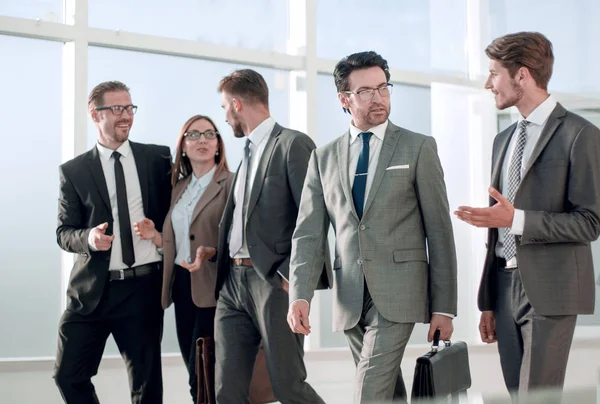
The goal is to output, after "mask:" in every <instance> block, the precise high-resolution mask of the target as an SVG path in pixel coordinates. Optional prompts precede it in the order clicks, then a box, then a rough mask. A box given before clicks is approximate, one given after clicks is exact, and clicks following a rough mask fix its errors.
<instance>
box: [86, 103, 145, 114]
mask: <svg viewBox="0 0 600 404" xmlns="http://www.w3.org/2000/svg"><path fill="white" fill-rule="evenodd" d="M94 109H95V110H96V111H104V110H106V109H110V110H111V111H112V113H113V114H115V115H123V111H127V113H128V114H129V115H133V114H135V113H136V111H137V105H109V106H106V107H96V108H94Z"/></svg>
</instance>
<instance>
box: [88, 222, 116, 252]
mask: <svg viewBox="0 0 600 404" xmlns="http://www.w3.org/2000/svg"><path fill="white" fill-rule="evenodd" d="M107 228H108V223H106V222H104V223H102V224H99V225H98V226H96V227H94V228H93V229H92V231H91V232H90V236H89V237H88V240H89V241H90V244H91V245H92V247H93V249H95V250H96V251H108V250H110V246H111V244H112V241H113V240H114V239H115V235H114V234H113V235H111V236H107V235H106V234H105V233H106V229H107Z"/></svg>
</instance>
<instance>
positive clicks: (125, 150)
mask: <svg viewBox="0 0 600 404" xmlns="http://www.w3.org/2000/svg"><path fill="white" fill-rule="evenodd" d="M96 148H97V149H98V154H100V158H101V159H102V160H104V161H108V160H109V159H110V158H111V157H112V154H113V151H118V152H119V153H121V158H127V156H129V154H130V153H131V145H130V144H129V140H126V141H125V143H123V144H122V145H121V146H119V147H118V148H117V150H111V149H109V148H108V147H105V146H102V145H101V144H100V143H96Z"/></svg>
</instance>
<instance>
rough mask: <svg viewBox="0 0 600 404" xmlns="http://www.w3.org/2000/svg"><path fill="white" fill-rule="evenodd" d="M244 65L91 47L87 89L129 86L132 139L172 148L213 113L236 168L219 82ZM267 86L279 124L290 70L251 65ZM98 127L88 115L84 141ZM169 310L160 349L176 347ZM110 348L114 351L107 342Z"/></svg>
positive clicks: (236, 146) (285, 118)
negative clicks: (187, 128) (195, 120)
mask: <svg viewBox="0 0 600 404" xmlns="http://www.w3.org/2000/svg"><path fill="white" fill-rule="evenodd" d="M245 67H247V66H241V65H234V64H228V63H221V62H212V61H205V60H196V59H187V58H181V57H172V56H163V55H155V54H148V53H139V52H130V51H123V50H114V49H108V48H98V47H91V48H90V50H89V74H88V81H89V89H90V90H91V89H92V88H93V87H94V86H95V85H96V84H98V83H100V82H102V81H107V80H119V81H122V82H124V83H125V84H127V86H129V88H130V89H131V97H132V101H133V103H134V104H136V105H138V111H137V113H136V115H135V118H134V124H133V127H132V130H131V133H130V139H131V140H132V141H137V142H142V143H155V144H163V145H167V146H169V147H171V151H172V153H174V152H175V145H176V142H177V137H178V136H179V132H180V130H181V127H182V126H183V124H184V123H185V121H187V119H188V118H190V117H191V116H193V115H196V114H202V115H208V116H209V117H211V118H212V119H213V120H214V121H215V123H216V125H217V127H218V129H219V131H220V132H221V134H222V135H223V140H224V141H225V149H226V152H227V161H228V162H229V167H230V169H231V170H232V171H235V170H236V168H237V166H238V164H239V162H240V161H241V159H242V153H243V148H244V141H243V140H242V139H237V138H235V137H234V136H233V133H232V131H231V127H230V126H229V125H228V124H227V123H226V122H225V113H224V112H223V109H222V108H221V95H220V94H219V93H217V85H218V83H219V80H221V78H222V77H223V76H225V75H227V74H229V73H231V72H232V71H233V70H236V69H240V68H245ZM255 70H256V71H258V72H259V73H261V74H262V75H263V77H264V78H265V80H266V82H267V85H268V86H269V104H270V109H271V115H272V116H273V117H274V118H275V119H276V120H277V121H278V122H279V123H280V124H282V125H284V126H287V125H288V122H289V72H286V71H281V70H275V69H267V68H255ZM97 138H98V132H97V129H96V128H95V126H94V124H93V122H92V120H91V119H89V120H88V132H87V143H88V147H89V148H91V147H93V146H94V145H95V144H96V141H97ZM177 347H178V345H177V341H176V336H175V325H174V318H173V312H172V310H169V311H168V312H167V313H166V315H165V334H164V337H163V351H164V352H179V351H178V348H177ZM107 352H108V353H116V352H117V350H116V347H115V346H114V345H113V344H112V343H111V344H110V345H109V347H108V348H107Z"/></svg>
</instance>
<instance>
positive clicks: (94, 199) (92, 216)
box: [56, 141, 171, 315]
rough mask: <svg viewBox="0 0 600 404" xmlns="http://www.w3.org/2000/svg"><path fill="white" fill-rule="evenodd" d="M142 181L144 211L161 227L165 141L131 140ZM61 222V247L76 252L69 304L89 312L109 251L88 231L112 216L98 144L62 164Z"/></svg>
mask: <svg viewBox="0 0 600 404" xmlns="http://www.w3.org/2000/svg"><path fill="white" fill-rule="evenodd" d="M129 143H130V145H131V150H132V152H133V156H134V158H135V164H136V167H137V171H138V177H139V180H140V188H141V191H142V200H143V205H144V214H145V216H146V217H147V218H149V219H151V220H152V221H153V222H154V223H155V225H156V228H157V229H158V230H159V231H160V230H162V226H163V221H164V219H165V216H166V214H167V211H168V210H169V201H170V199H171V183H170V178H169V173H170V171H171V153H170V151H169V148H168V147H166V146H157V145H146V144H141V143H134V142H131V141H130V142H129ZM59 176H60V190H59V197H58V227H57V229H56V238H57V242H58V245H59V246H60V248H62V249H63V250H65V251H67V252H71V253H75V254H77V259H76V261H75V265H74V266H73V269H72V271H71V277H70V279H69V286H68V288H67V308H68V309H69V310H71V311H75V312H78V313H80V314H84V315H85V314H89V313H91V312H92V311H93V310H94V309H95V308H96V306H97V305H98V302H99V301H100V298H101V297H102V293H103V291H104V287H105V285H106V282H107V280H108V265H109V262H110V252H111V251H110V250H108V251H91V250H90V248H89V245H88V236H89V234H90V231H91V230H92V228H94V227H96V226H98V225H99V224H102V223H104V222H107V223H108V228H107V230H106V234H112V232H113V221H114V220H118V218H113V216H112V210H111V207H110V200H109V196H108V188H107V186H106V180H105V178H104V171H103V170H102V163H101V162H100V156H99V154H98V149H97V148H96V147H94V148H92V149H91V150H90V151H88V152H86V153H84V154H82V155H80V156H77V157H75V158H74V159H72V160H70V161H67V162H66V163H64V164H62V165H61V166H60V167H59Z"/></svg>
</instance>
